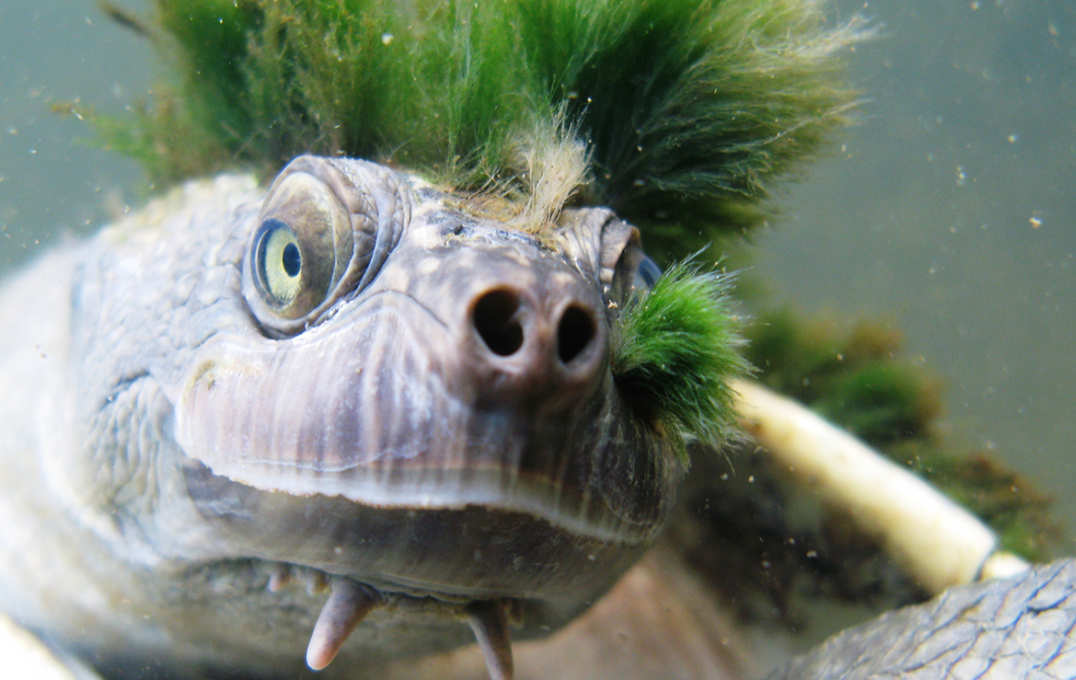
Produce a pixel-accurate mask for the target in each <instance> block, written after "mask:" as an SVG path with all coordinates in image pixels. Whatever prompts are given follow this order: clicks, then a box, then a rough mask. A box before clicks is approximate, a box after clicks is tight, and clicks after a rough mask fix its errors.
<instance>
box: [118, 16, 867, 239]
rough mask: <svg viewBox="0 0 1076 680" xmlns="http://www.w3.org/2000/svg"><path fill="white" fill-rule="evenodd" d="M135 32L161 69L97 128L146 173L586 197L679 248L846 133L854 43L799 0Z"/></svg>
mask: <svg viewBox="0 0 1076 680" xmlns="http://www.w3.org/2000/svg"><path fill="white" fill-rule="evenodd" d="M112 11H113V13H114V14H115V13H117V12H118V10H114V9H113V10H112ZM135 21H136V20H134V19H131V18H127V19H126V23H128V24H132V23H134V22H135ZM135 25H138V26H139V27H140V30H142V31H144V32H145V33H147V34H149V35H150V36H151V37H152V39H153V41H154V44H155V45H156V46H157V47H158V49H159V50H161V51H162V52H163V53H164V56H165V58H166V60H167V61H169V62H171V63H172V64H174V65H175V67H176V76H175V77H174V78H173V79H172V82H171V85H170V86H168V87H164V88H160V89H158V90H157V92H156V95H155V98H154V100H153V101H152V102H149V103H147V104H146V105H144V106H143V107H142V108H141V109H140V111H139V113H138V114H137V115H136V116H135V117H134V119H133V120H123V121H120V120H99V124H100V126H101V127H102V131H103V132H104V134H105V137H106V139H107V140H108V142H109V143H110V144H111V145H112V146H113V147H114V148H116V149H118V150H120V151H123V152H126V153H128V154H130V155H133V156H135V157H136V158H138V159H139V160H141V161H142V162H143V163H144V165H145V167H146V168H147V169H148V171H149V173H150V175H151V177H152V178H154V179H155V180H158V181H161V182H165V183H167V182H169V181H176V180H180V179H183V178H186V177H190V176H195V175H202V174H207V173H211V172H215V171H219V170H223V169H230V168H233V167H235V166H246V167H253V168H255V169H257V170H259V171H261V172H263V173H272V172H275V171H276V170H278V169H279V168H280V167H282V166H283V165H284V164H285V163H286V162H287V161H288V160H290V159H291V158H292V157H294V156H296V155H298V154H300V153H315V154H319V155H327V156H334V155H344V156H354V157H361V158H367V159H370V160H375V161H378V162H382V163H388V164H392V165H396V166H400V167H406V168H408V169H411V170H416V171H418V172H420V173H422V174H425V175H427V176H429V177H431V178H433V179H436V180H438V181H440V182H443V183H445V184H446V185H449V186H451V187H453V188H455V189H458V190H469V191H491V190H492V191H498V192H505V191H508V192H511V193H516V194H518V197H521V198H523V199H524V200H523V203H524V204H526V203H528V202H529V203H530V204H532V205H536V206H538V207H539V210H541V211H544V212H545V213H546V214H555V213H556V211H557V210H558V209H559V207H560V205H561V204H563V203H564V202H575V203H585V204H593V205H605V206H608V207H610V208H612V209H613V210H614V211H616V212H617V214H619V215H620V216H621V217H623V218H624V219H627V220H629V221H631V222H633V223H634V224H636V225H638V226H639V227H640V228H641V229H643V231H644V234H646V238H647V243H648V246H649V247H650V249H651V250H655V248H654V247H655V246H658V245H660V246H661V250H663V251H671V252H679V253H681V254H682V253H685V252H690V251H691V250H694V249H696V248H697V247H698V246H699V245H702V244H704V243H705V242H707V241H709V240H711V239H712V238H713V237H715V236H717V235H719V234H720V233H722V232H727V231H737V230H742V229H744V228H747V227H750V226H753V225H755V224H757V223H758V222H759V221H760V220H761V219H762V218H763V217H764V210H763V209H762V208H760V203H761V202H762V201H763V200H764V199H765V198H766V197H767V196H768V191H769V188H770V184H771V183H772V181H773V180H774V179H776V178H778V177H779V176H781V175H783V174H785V173H787V172H788V171H789V170H790V169H792V168H793V167H794V166H795V163H796V162H797V161H799V160H801V159H803V158H805V157H807V156H808V155H809V154H810V153H811V152H812V151H814V150H816V149H817V147H818V145H819V143H820V142H821V141H823V140H824V139H825V137H826V135H827V133H829V132H830V131H831V130H833V129H834V128H835V127H837V126H839V125H840V124H841V123H842V122H844V114H845V112H846V111H847V110H848V108H849V107H850V106H851V105H852V102H853V99H854V94H853V93H852V92H851V91H850V90H848V89H847V88H845V87H844V86H843V85H842V84H841V81H840V79H839V78H837V77H835V76H836V75H838V74H839V71H840V68H841V63H840V59H839V58H837V55H838V54H839V52H840V51H841V50H842V49H843V48H845V47H847V46H849V45H850V44H852V43H854V42H855V41H857V40H859V39H861V38H862V37H863V34H864V33H863V29H862V26H861V24H860V22H859V21H858V20H856V19H853V20H852V21H851V22H847V23H844V24H841V25H835V26H834V25H827V23H826V18H825V16H824V12H823V10H822V5H821V3H820V2H817V1H816V0H703V1H702V2H699V1H698V0H634V1H628V2H624V1H621V0H515V1H509V0H491V1H489V2H481V3H470V2H451V1H450V2H443V1H441V2H434V1H430V0H414V1H413V2H406V3H401V2H396V1H395V0H331V1H318V0H274V1H268V0H183V1H177V0H157V1H156V3H155V11H154V16H153V19H152V21H150V22H146V23H141V22H139V23H137V24H135ZM659 238H660V239H661V243H658V242H657V241H658V239H659Z"/></svg>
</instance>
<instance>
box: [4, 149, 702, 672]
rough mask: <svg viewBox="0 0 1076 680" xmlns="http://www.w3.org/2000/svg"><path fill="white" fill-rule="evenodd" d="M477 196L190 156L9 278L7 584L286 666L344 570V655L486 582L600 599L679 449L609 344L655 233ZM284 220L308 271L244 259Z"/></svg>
mask: <svg viewBox="0 0 1076 680" xmlns="http://www.w3.org/2000/svg"><path fill="white" fill-rule="evenodd" d="M461 204H462V201H461V200H460V199H458V198H456V197H453V196H450V195H444V194H441V193H439V192H438V191H436V190H435V189H433V188H432V187H430V186H427V185H425V184H423V183H422V182H421V181H419V180H417V179H415V178H412V177H410V176H408V175H404V174H401V173H396V172H394V171H392V170H389V169H387V168H384V167H381V166H377V165H374V164H371V163H366V162H363V161H357V160H346V159H334V160H328V159H318V158H312V157H303V158H300V159H297V160H296V161H295V162H293V163H292V164H291V165H290V166H289V168H287V169H286V170H285V171H283V172H282V174H281V176H280V177H278V179H277V181H276V182H275V183H274V185H273V186H272V187H271V188H270V189H269V190H268V191H266V190H265V189H262V188H258V187H256V186H254V184H253V182H252V181H251V180H250V179H247V178H240V177H220V178H217V179H216V180H213V181H212V182H204V183H200V184H192V185H188V186H187V187H186V188H184V189H182V190H181V191H179V192H177V193H174V194H172V195H170V196H169V197H166V198H165V199H162V200H161V201H158V202H156V203H154V204H152V205H151V206H150V207H148V208H147V209H146V210H145V211H143V212H142V213H139V214H136V215H134V216H132V217H131V218H129V219H127V220H124V221H121V222H120V223H118V224H116V225H114V226H112V227H110V228H108V229H106V230H104V231H103V232H102V233H100V234H99V235H98V236H97V237H95V238H93V239H91V240H89V241H87V242H79V243H72V244H70V245H68V246H66V247H64V248H61V249H59V250H57V251H55V252H53V253H51V254H48V255H46V256H45V257H43V258H42V259H41V260H40V261H38V262H37V263H35V264H33V265H31V266H30V267H29V268H28V269H26V270H25V271H24V272H23V273H22V274H21V275H19V276H18V277H16V278H15V279H14V280H13V281H11V282H10V283H8V284H7V285H6V287H5V288H4V290H3V293H2V298H0V313H2V314H3V319H4V328H5V329H7V332H6V333H4V334H3V336H4V337H3V338H2V339H0V342H3V343H4V350H5V351H4V352H3V354H2V356H3V362H4V363H3V366H2V369H0V374H2V375H3V376H4V377H5V380H6V381H7V382H6V383H5V385H6V386H7V392H6V393H5V394H4V396H3V399H2V401H0V409H2V410H0V422H3V423H4V427H3V428H2V434H0V437H2V438H0V466H2V467H0V475H2V481H3V484H4V489H5V493H4V495H3V496H2V497H0V521H2V522H3V524H4V526H5V527H7V529H5V531H4V533H3V537H2V538H0V551H2V555H3V559H2V560H0V606H2V607H3V609H4V610H5V611H7V612H9V613H10V614H11V615H12V616H13V618H14V619H15V620H16V621H18V622H19V623H20V624H22V625H23V626H26V627H27V628H29V629H31V630H33V631H35V632H37V633H39V634H40V635H41V636H42V637H43V638H45V639H46V640H49V641H52V642H55V643H57V644H62V645H65V646H67V647H69V648H74V649H77V650H81V651H83V652H84V653H86V654H88V655H89V657H90V658H91V659H94V660H95V661H96V662H98V663H102V664H108V663H111V662H116V664H117V665H116V666H115V667H113V669H112V670H111V671H110V672H113V673H115V672H116V670H115V668H117V667H118V668H123V669H128V670H131V669H133V672H134V674H138V673H139V672H141V671H140V670H139V669H142V668H150V669H153V668H157V667H169V668H172V669H178V671H179V672H180V673H183V672H188V671H189V672H191V673H198V672H201V669H203V668H206V667H211V666H218V665H219V666H224V667H227V668H232V669H242V671H243V672H244V673H257V672H264V671H266V670H268V669H274V670H275V671H277V672H282V673H284V674H285V675H287V674H293V673H294V672H296V671H298V670H300V669H302V668H304V663H303V655H304V651H305V649H306V646H307V640H308V639H309V638H310V635H311V629H312V628H313V627H314V622H315V619H316V618H317V616H318V613H319V610H321V608H322V606H323V604H324V603H325V601H326V597H327V595H326V592H325V591H326V587H325V586H326V582H327V581H328V582H329V583H330V584H331V585H332V586H333V589H334V591H335V589H336V586H337V585H338V584H340V583H341V582H343V583H344V584H345V586H349V587H350V592H356V590H355V584H363V585H364V586H365V588H362V589H359V591H360V592H364V593H371V594H372V596H373V597H374V599H375V600H376V602H374V604H376V606H375V607H374V608H373V610H372V612H371V613H370V614H369V616H368V617H367V618H366V620H365V621H363V622H362V623H361V624H360V625H359V626H358V628H357V629H356V630H355V632H354V633H353V634H352V635H351V636H350V638H349V639H348V641H347V644H346V645H345V646H344V647H343V650H342V651H341V653H340V656H339V658H338V659H337V660H336V661H335V662H334V663H333V664H332V665H331V666H330V667H329V670H328V672H329V674H330V675H332V674H333V673H338V674H341V675H346V674H349V673H351V674H353V673H356V672H357V671H358V670H359V669H361V668H369V667H371V666H372V665H376V664H377V663H379V662H380V661H381V660H383V659H385V658H388V657H401V656H403V657H413V656H415V655H418V654H423V653H429V652H434V651H437V650H440V649H447V648H451V647H454V646H458V645H460V644H463V643H466V642H469V641H472V640H473V639H474V637H473V635H472V633H471V631H470V630H469V628H468V626H467V623H466V622H465V619H466V618H467V617H468V616H470V615H473V614H474V612H475V611H482V612H486V613H487V614H489V613H490V612H494V613H495V614H496V613H500V612H502V611H503V612H505V613H506V614H507V615H508V616H509V618H510V619H513V620H515V625H514V626H513V629H512V632H513V635H514V636H515V637H520V638H526V637H530V636H534V635H539V634H545V633H547V632H548V631H550V630H553V629H556V628H557V627H559V626H561V625H562V624H563V623H565V622H566V621H568V620H570V619H571V618H572V617H574V616H575V615H577V614H578V613H579V612H580V611H581V610H583V609H584V608H586V607H587V606H588V605H589V604H590V603H591V602H593V601H594V600H596V599H597V598H598V597H600V596H601V595H602V594H603V592H604V591H606V590H607V589H608V588H609V587H610V586H611V585H612V584H613V583H614V582H615V580H616V579H617V577H618V576H619V575H620V574H621V573H622V572H623V571H624V570H625V569H626V568H627V567H628V566H630V565H631V564H632V563H633V562H634V561H635V560H636V559H637V558H638V557H639V556H640V555H641V554H642V552H643V551H645V550H646V548H647V547H648V546H649V545H650V544H651V543H652V542H653V540H654V538H655V537H656V536H657V534H658V532H659V531H660V529H661V527H662V525H663V523H664V522H665V520H666V517H667V515H668V512H669V509H670V507H671V505H672V503H673V499H674V496H675V488H676V486H677V484H678V482H679V479H680V477H681V475H682V470H681V466H680V464H679V463H678V462H677V460H676V458H675V456H673V455H671V452H670V451H669V450H667V449H666V445H665V443H664V442H663V440H662V439H660V438H659V437H657V436H656V435H655V434H654V432H653V431H652V430H651V428H649V427H647V425H646V424H645V423H643V422H640V421H639V420H638V419H637V418H636V417H635V416H634V415H633V413H632V412H631V411H630V409H628V408H627V407H626V406H625V403H624V402H623V400H622V399H621V397H620V395H619V394H618V393H617V391H616V388H615V386H614V383H613V380H612V377H611V374H610V370H609V342H610V328H611V326H610V324H611V322H612V321H613V319H614V317H615V314H616V313H617V309H618V308H619V307H620V306H621V305H623V303H624V301H625V296H626V295H627V293H628V291H629V289H630V286H631V285H632V281H633V278H634V275H635V269H636V268H637V265H638V262H639V260H640V258H641V253H640V251H639V246H638V235H637V232H636V231H635V230H634V229H633V228H631V227H630V226H629V225H627V224H625V223H624V222H622V221H620V220H618V219H616V218H615V216H613V215H612V214H611V213H609V212H608V211H606V210H600V209H583V210H566V211H565V212H564V213H563V214H562V216H561V219H560V223H559V225H557V228H556V229H546V230H545V231H544V232H541V233H537V234H531V233H528V232H527V231H526V230H525V229H522V230H521V229H519V228H515V227H509V226H506V225H505V224H503V223H501V222H498V221H496V220H494V219H492V218H489V217H477V216H473V215H468V214H466V213H465V212H463V211H461V210H460V209H459V206H460V205H461ZM487 207H488V208H489V211H493V212H495V211H496V209H497V206H496V205H495V204H491V205H490V206H487ZM487 214H489V213H488V212H487ZM279 223H284V224H286V225H287V226H288V227H290V228H292V230H293V231H294V232H296V233H297V234H299V240H300V242H301V246H302V252H301V263H302V267H301V275H299V277H298V278H296V277H292V279H293V280H291V281H290V283H292V284H294V283H295V282H296V281H299V282H300V284H301V285H300V286H299V289H300V293H299V294H298V295H297V296H295V297H294V299H293V300H292V299H290V297H289V296H290V295H291V294H290V293H289V294H286V295H283V296H277V295H275V294H274V293H273V291H272V290H268V289H267V288H266V283H265V281H264V280H263V279H264V278H265V277H264V276H261V275H260V274H259V271H261V270H259V269H258V268H259V266H263V265H260V264H259V262H261V261H262V260H264V258H265V257H266V256H264V255H260V254H259V253H264V252H266V251H264V250H262V251H259V250H258V243H259V242H261V243H264V242H262V241H259V239H261V238H262V236H263V235H264V234H263V232H265V230H266V229H267V228H268V227H272V226H273V225H277V224H279ZM267 225H268V227H267ZM522 226H523V227H532V226H535V225H522ZM282 253H283V251H281V250H280V249H279V248H278V249H277V250H276V251H272V252H271V253H270V255H269V256H268V257H269V258H270V260H271V262H270V265H275V266H277V267H284V269H285V270H287V269H288V268H289V267H290V268H291V269H292V270H295V269H296V268H297V265H296V262H295V257H294V256H295V253H294V252H292V253H291V254H290V255H288V254H283V255H282ZM288 257H291V258H292V259H291V260H288V259H287V258H288ZM259 258H262V260H259ZM273 258H276V259H275V260H273ZM293 273H294V271H290V272H289V273H288V276H289V277H290V276H291V274H293ZM260 276H261V278H259V277H260ZM285 283H289V282H288V281H285ZM285 298H288V299H285ZM341 579H343V581H341ZM345 590H346V588H345ZM274 591H275V592H274ZM486 618H487V622H488V620H491V619H492V620H495V619H496V618H497V617H496V616H495V615H489V616H487V617H486ZM495 632H496V631H495ZM147 664H148V665H147ZM150 674H152V670H151V671H150Z"/></svg>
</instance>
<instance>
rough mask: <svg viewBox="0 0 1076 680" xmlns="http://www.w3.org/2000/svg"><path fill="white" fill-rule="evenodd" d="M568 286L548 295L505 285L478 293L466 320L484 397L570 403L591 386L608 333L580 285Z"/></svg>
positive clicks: (599, 365)
mask: <svg viewBox="0 0 1076 680" xmlns="http://www.w3.org/2000/svg"><path fill="white" fill-rule="evenodd" d="M565 288H566V289H562V290H554V291H549V292H544V293H543V292H534V291H530V290H525V289H523V288H521V287H518V286H513V285H509V284H499V285H491V286H489V287H487V288H486V289H484V290H481V291H479V292H478V293H477V294H475V295H474V297H473V298H472V300H471V302H470V304H469V307H468V318H469V322H470V327H471V330H472V332H473V339H474V340H475V341H474V342H473V343H471V345H472V360H473V363H472V368H473V369H474V370H475V371H476V376H475V377H477V378H479V380H478V382H477V383H476V387H477V388H478V391H479V392H480V394H481V395H483V396H485V397H487V398H493V399H510V400H513V401H515V400H518V399H525V398H527V397H528V396H530V395H533V396H539V395H541V396H548V395H551V394H552V395H557V396H559V397H564V398H566V399H570V398H572V397H573V396H578V395H580V394H583V393H587V392H589V391H590V389H592V388H593V386H594V384H595V381H596V380H597V379H598V378H599V376H600V374H601V370H602V368H603V366H604V362H605V358H606V356H607V352H606V350H605V345H606V344H607V340H606V338H607V332H606V329H605V327H604V325H603V320H602V318H601V317H600V316H599V314H598V311H599V308H598V306H597V305H596V303H595V301H594V300H592V299H590V298H591V296H589V295H587V294H585V293H586V291H585V290H583V289H582V287H581V286H567V287H565Z"/></svg>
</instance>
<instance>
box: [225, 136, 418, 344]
mask: <svg viewBox="0 0 1076 680" xmlns="http://www.w3.org/2000/svg"><path fill="white" fill-rule="evenodd" d="M403 201H404V199H403V198H402V195H401V194H400V192H399V190H398V186H397V184H396V183H395V181H394V179H393V175H392V174H391V173H390V172H389V171H387V170H384V169H381V168H379V167H378V166H375V165H373V164H369V163H364V162H362V161H354V160H347V161H345V160H340V161H335V160H332V159H325V158H317V157H314V156H300V157H299V158H297V159H295V160H294V161H292V162H291V163H290V164H288V167H286V168H284V170H282V171H281V173H280V175H279V176H278V177H277V179H276V180H275V181H274V182H273V185H272V186H271V187H270V188H269V192H268V193H267V195H266V197H265V201H264V202H263V204H262V209H261V214H260V215H259V217H258V221H257V223H256V224H257V225H258V226H257V228H256V229H254V235H253V237H252V238H251V240H250V246H249V250H248V251H247V255H246V258H244V261H243V283H242V286H243V297H244V298H245V299H246V302H247V305H248V306H249V307H250V310H251V311H252V312H253V313H254V316H255V318H256V319H257V320H258V323H260V324H261V326H262V328H263V329H264V330H265V331H266V333H268V334H269V335H272V336H288V335H294V334H296V333H301V332H302V331H303V330H304V329H306V328H309V327H310V326H312V325H314V324H316V323H318V322H319V321H320V320H321V319H322V318H324V317H325V313H326V312H327V311H328V310H329V309H330V308H332V307H333V306H334V305H335V304H336V303H337V302H338V301H340V300H341V299H344V298H347V297H349V296H353V295H354V294H356V292H357V291H360V290H362V289H363V288H364V286H365V285H367V284H368V283H369V282H370V281H371V280H372V278H373V277H374V276H376V275H377V271H378V269H379V268H380V266H381V265H382V264H383V263H384V261H385V258H386V257H388V253H389V252H390V251H391V250H392V248H393V246H394V245H395V243H396V241H397V239H398V238H399V234H400V231H401V230H402V228H403V224H404V219H403V217H402V215H404V213H405V211H404V210H402V209H401V203H403Z"/></svg>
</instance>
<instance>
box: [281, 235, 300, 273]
mask: <svg viewBox="0 0 1076 680" xmlns="http://www.w3.org/2000/svg"><path fill="white" fill-rule="evenodd" d="M280 263H281V264H282V265H284V272H285V273H286V274H287V275H288V276H291V277H293V278H294V277H296V276H298V275H299V268H300V267H301V266H302V264H303V260H302V258H301V257H300V256H299V248H298V247H297V246H296V245H295V244H294V243H289V244H288V245H286V246H284V252H283V254H281V256H280Z"/></svg>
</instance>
